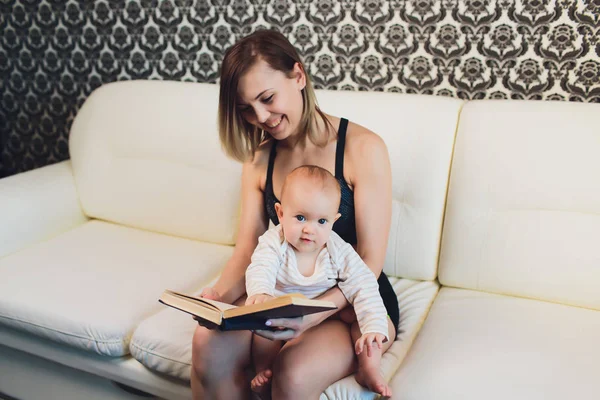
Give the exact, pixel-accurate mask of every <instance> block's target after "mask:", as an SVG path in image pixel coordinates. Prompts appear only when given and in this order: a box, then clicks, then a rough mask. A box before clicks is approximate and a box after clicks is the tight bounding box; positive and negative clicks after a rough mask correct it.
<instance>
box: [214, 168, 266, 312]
mask: <svg viewBox="0 0 600 400" xmlns="http://www.w3.org/2000/svg"><path fill="white" fill-rule="evenodd" d="M263 172H264V167H263V166H261V163H258V162H256V161H253V162H247V163H245V164H244V166H243V169H242V207H241V216H240V225H239V230H238V235H237V240H236V244H235V249H234V251H233V255H232V256H231V258H230V259H229V260H228V261H227V264H225V268H224V269H223V272H222V274H221V276H220V278H219V280H218V281H217V283H215V285H214V286H213V289H214V290H216V291H217V293H218V295H219V297H220V299H221V301H223V302H225V303H230V304H232V303H233V302H235V301H236V300H237V299H239V298H240V297H241V296H242V295H243V294H244V293H246V285H245V273H246V268H247V267H248V265H249V264H250V258H251V256H252V252H253V251H254V249H255V247H256V245H257V244H258V238H259V236H260V235H262V234H263V233H264V232H265V231H266V230H267V227H268V220H267V216H266V214H265V211H264V207H263V203H264V199H263V191H262V189H261V180H262V178H263V175H264V174H263Z"/></svg>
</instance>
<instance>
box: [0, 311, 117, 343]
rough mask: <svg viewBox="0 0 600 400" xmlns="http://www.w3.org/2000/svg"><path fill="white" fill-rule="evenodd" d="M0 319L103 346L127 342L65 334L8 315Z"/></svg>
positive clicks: (1, 316) (0, 316)
mask: <svg viewBox="0 0 600 400" xmlns="http://www.w3.org/2000/svg"><path fill="white" fill-rule="evenodd" d="M0 318H4V319H7V320H10V321H16V322H19V323H22V324H27V325H31V326H35V327H37V328H41V329H46V330H48V331H52V332H56V333H60V334H63V335H67V336H72V337H75V338H77V339H82V340H87V341H89V342H95V343H102V344H124V343H125V341H124V340H123V339H117V340H103V339H95V338H94V339H91V338H88V337H85V336H80V335H77V334H74V333H69V332H63V331H60V330H58V329H54V328H49V327H47V326H43V325H39V324H34V323H33V322H30V321H25V320H21V319H18V318H13V317H8V316H6V315H0Z"/></svg>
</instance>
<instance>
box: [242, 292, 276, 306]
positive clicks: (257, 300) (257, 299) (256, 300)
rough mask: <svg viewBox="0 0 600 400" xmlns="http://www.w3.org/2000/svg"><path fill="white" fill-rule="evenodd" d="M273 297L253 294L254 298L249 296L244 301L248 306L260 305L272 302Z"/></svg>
mask: <svg viewBox="0 0 600 400" xmlns="http://www.w3.org/2000/svg"><path fill="white" fill-rule="evenodd" d="M274 298H275V297H273V296H269V295H268V294H255V295H254V296H250V297H248V298H247V299H246V305H247V306H249V305H251V304H260V303H264V302H265V301H269V300H273V299H274Z"/></svg>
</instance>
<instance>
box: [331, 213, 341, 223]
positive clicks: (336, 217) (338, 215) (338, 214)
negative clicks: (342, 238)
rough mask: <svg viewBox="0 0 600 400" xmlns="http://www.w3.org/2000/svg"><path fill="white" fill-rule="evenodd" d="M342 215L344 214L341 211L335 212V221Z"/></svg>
mask: <svg viewBox="0 0 600 400" xmlns="http://www.w3.org/2000/svg"><path fill="white" fill-rule="evenodd" d="M341 216H342V214H340V213H337V214H335V218H334V219H333V222H335V221H337V220H338V218H339V217H341Z"/></svg>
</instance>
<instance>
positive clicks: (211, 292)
mask: <svg viewBox="0 0 600 400" xmlns="http://www.w3.org/2000/svg"><path fill="white" fill-rule="evenodd" d="M200 297H201V298H203V299H208V300H216V301H221V295H220V294H219V292H217V290H216V289H215V288H213V287H207V288H204V289H202V292H200ZM192 318H193V319H195V320H196V321H198V325H200V326H203V327H205V328H206V329H211V330H213V329H217V328H218V327H219V326H218V325H217V324H213V323H212V322H209V321H206V320H202V319H199V318H198V317H196V316H193V317H192Z"/></svg>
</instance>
